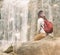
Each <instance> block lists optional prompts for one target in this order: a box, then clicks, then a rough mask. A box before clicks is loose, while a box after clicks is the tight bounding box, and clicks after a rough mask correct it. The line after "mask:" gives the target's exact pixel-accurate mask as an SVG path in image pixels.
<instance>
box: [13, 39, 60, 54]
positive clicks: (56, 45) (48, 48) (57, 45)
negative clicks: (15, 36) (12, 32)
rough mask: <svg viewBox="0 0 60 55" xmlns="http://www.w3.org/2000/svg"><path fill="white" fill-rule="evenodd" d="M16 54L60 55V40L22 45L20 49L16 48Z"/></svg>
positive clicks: (45, 40) (44, 40)
mask: <svg viewBox="0 0 60 55" xmlns="http://www.w3.org/2000/svg"><path fill="white" fill-rule="evenodd" d="M18 45H19V44H18ZM14 52H15V53H16V54H17V55H60V39H55V40H49V39H48V40H47V39H43V40H40V41H33V42H28V43H22V45H20V47H19V48H18V49H17V47H16V46H15V49H14Z"/></svg>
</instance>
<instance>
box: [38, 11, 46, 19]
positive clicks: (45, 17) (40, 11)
mask: <svg viewBox="0 0 60 55" xmlns="http://www.w3.org/2000/svg"><path fill="white" fill-rule="evenodd" d="M42 12H43V10H40V11H39V12H38V18H44V19H46V17H45V16H43V17H42V16H40V14H41V13H42Z"/></svg>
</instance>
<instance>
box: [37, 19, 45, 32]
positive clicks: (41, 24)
mask: <svg viewBox="0 0 60 55" xmlns="http://www.w3.org/2000/svg"><path fill="white" fill-rule="evenodd" d="M37 31H39V32H40V33H45V31H44V19H43V18H39V19H38V23H37Z"/></svg>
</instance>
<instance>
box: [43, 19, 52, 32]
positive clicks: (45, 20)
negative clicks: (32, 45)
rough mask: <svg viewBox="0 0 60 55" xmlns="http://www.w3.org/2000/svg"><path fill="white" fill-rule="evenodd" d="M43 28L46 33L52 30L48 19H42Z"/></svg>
mask: <svg viewBox="0 0 60 55" xmlns="http://www.w3.org/2000/svg"><path fill="white" fill-rule="evenodd" d="M44 30H45V32H46V33H52V32H53V24H52V23H51V22H50V21H48V20H47V19H44Z"/></svg>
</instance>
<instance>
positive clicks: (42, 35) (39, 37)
mask: <svg viewBox="0 0 60 55" xmlns="http://www.w3.org/2000/svg"><path fill="white" fill-rule="evenodd" d="M45 37H46V34H45V33H40V34H37V35H36V36H35V37H34V41H38V40H41V39H42V38H45Z"/></svg>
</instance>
